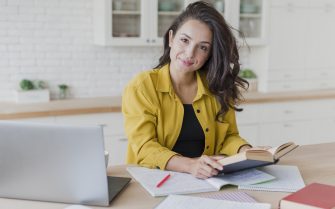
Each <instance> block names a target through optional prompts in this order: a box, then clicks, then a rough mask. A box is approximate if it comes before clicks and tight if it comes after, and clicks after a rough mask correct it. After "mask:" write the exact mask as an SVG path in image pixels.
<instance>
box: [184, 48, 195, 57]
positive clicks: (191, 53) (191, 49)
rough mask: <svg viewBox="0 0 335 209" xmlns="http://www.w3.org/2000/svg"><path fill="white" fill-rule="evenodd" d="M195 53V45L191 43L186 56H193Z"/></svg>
mask: <svg viewBox="0 0 335 209" xmlns="http://www.w3.org/2000/svg"><path fill="white" fill-rule="evenodd" d="M194 55H195V47H194V46H192V45H190V46H188V47H187V49H186V56H187V58H193V57H194Z"/></svg>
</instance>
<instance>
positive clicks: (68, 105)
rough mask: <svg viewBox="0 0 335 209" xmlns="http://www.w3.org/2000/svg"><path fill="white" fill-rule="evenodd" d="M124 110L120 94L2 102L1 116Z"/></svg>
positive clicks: (248, 99) (308, 95)
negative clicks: (44, 101)
mask: <svg viewBox="0 0 335 209" xmlns="http://www.w3.org/2000/svg"><path fill="white" fill-rule="evenodd" d="M243 97H244V103H246V104H257V103H268V102H287V101H301V100H313V99H331V98H334V99H335V89H332V90H318V91H315V90H314V91H296V92H278V93H260V92H252V93H246V94H244V95H243ZM120 111H121V96H115V97H97V98H78V99H68V100H52V101H50V102H48V103H34V104H17V103H14V102H0V119H1V120H5V119H20V118H34V117H47V116H61V115H78V114H90V113H106V112H120Z"/></svg>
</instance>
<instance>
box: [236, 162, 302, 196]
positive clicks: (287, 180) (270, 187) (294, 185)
mask: <svg viewBox="0 0 335 209" xmlns="http://www.w3.org/2000/svg"><path fill="white" fill-rule="evenodd" d="M259 170H261V171H264V172H266V173H268V174H270V175H273V176H275V177H276V179H274V180H272V181H269V182H265V183H260V184H255V185H240V186H239V187H238V188H239V189H248V190H259V191H273V192H296V191H298V190H299V189H301V188H303V187H305V183H304V180H303V179H302V177H301V174H300V171H299V169H298V167H297V166H290V165H270V166H265V167H263V168H259Z"/></svg>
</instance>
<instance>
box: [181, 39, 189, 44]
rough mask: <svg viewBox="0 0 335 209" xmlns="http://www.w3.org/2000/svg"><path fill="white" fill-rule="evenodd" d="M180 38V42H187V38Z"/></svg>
mask: <svg viewBox="0 0 335 209" xmlns="http://www.w3.org/2000/svg"><path fill="white" fill-rule="evenodd" d="M180 40H181V42H183V43H188V40H187V39H186V38H182V39H180Z"/></svg>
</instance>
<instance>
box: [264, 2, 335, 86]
mask: <svg viewBox="0 0 335 209" xmlns="http://www.w3.org/2000/svg"><path fill="white" fill-rule="evenodd" d="M334 18H335V2H334V1H330V0H285V1H283V0H271V9H270V32H269V37H270V38H269V51H268V55H269V63H268V73H267V88H266V90H267V91H296V90H309V89H329V88H334V86H335V85H334V84H333V83H334V82H332V80H334V79H335V73H334V72H335V60H334V58H333V53H332V50H333V49H334V48H335V40H334V39H333V38H332V37H334V35H335V23H334V21H333V20H334Z"/></svg>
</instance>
